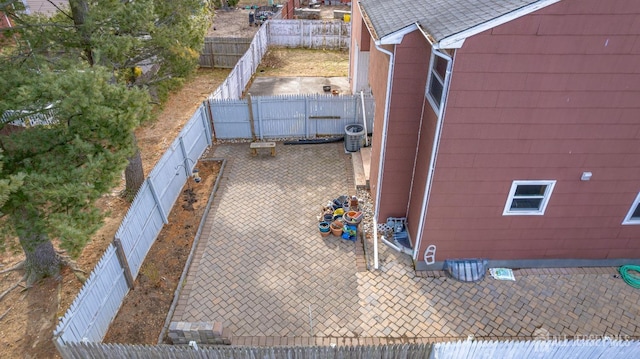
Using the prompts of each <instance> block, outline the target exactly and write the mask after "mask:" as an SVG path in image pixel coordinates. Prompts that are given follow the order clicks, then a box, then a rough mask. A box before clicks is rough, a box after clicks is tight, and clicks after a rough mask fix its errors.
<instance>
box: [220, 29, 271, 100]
mask: <svg viewBox="0 0 640 359" xmlns="http://www.w3.org/2000/svg"><path fill="white" fill-rule="evenodd" d="M270 21H271V20H269V21H267V23H266V24H265V25H262V26H261V27H260V30H258V32H257V33H256V35H255V36H254V37H253V41H251V45H249V49H248V50H247V52H245V54H244V56H242V57H241V58H240V60H238V62H237V63H236V65H235V66H234V68H233V70H231V73H229V76H227V78H226V79H225V80H224V82H223V83H222V84H221V85H220V86H218V88H217V89H216V90H215V91H214V92H213V93H212V94H211V96H209V98H213V99H238V98H241V97H242V92H243V91H244V88H245V87H246V86H247V84H248V83H249V81H251V77H252V76H253V74H254V73H255V72H256V69H257V68H258V65H260V62H261V61H262V57H263V56H264V54H265V53H266V52H267V48H268V47H269V42H268V37H267V24H268V23H269V22H270Z"/></svg>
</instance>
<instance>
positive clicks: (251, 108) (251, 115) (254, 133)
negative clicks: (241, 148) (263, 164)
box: [247, 93, 256, 141]
mask: <svg viewBox="0 0 640 359" xmlns="http://www.w3.org/2000/svg"><path fill="white" fill-rule="evenodd" d="M247 106H248V110H249V126H250V127H251V141H255V140H256V129H255V127H254V126H255V124H254V123H253V104H252V103H251V93H247Z"/></svg>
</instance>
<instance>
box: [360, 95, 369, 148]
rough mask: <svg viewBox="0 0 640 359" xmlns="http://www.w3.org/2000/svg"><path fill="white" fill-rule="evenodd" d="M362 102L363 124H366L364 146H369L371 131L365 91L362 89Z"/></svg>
mask: <svg viewBox="0 0 640 359" xmlns="http://www.w3.org/2000/svg"><path fill="white" fill-rule="evenodd" d="M360 101H361V102H362V124H363V125H364V147H369V131H367V108H366V107H364V91H362V90H360Z"/></svg>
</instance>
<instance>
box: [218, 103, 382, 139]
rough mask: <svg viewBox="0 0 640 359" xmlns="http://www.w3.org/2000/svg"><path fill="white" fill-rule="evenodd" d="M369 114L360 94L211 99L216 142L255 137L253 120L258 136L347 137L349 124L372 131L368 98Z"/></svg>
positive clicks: (366, 104)
mask: <svg viewBox="0 0 640 359" xmlns="http://www.w3.org/2000/svg"><path fill="white" fill-rule="evenodd" d="M364 102H365V111H364V114H363V109H362V100H361V97H360V96H359V95H348V96H342V95H341V96H333V95H318V94H308V95H281V96H259V97H258V96H254V97H252V101H251V109H252V111H251V113H250V112H249V101H248V100H247V99H242V100H215V99H209V100H208V103H209V106H210V107H211V114H212V118H213V127H214V136H215V138H216V139H233V138H251V117H250V116H253V126H254V131H255V134H256V136H257V137H259V138H260V139H264V138H283V137H284V138H290V137H302V138H315V137H317V136H321V135H343V134H344V130H345V129H344V127H345V126H346V125H348V124H363V117H364V118H366V122H367V126H366V128H367V132H368V133H371V132H372V127H373V113H374V101H373V96H371V95H370V94H368V95H364ZM363 115H364V116H363Z"/></svg>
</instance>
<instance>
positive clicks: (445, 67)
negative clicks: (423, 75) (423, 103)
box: [426, 51, 450, 113]
mask: <svg viewBox="0 0 640 359" xmlns="http://www.w3.org/2000/svg"><path fill="white" fill-rule="evenodd" d="M449 71H450V61H449V60H448V59H447V58H446V57H444V56H443V54H441V53H439V52H436V51H433V52H432V53H431V64H430V67H429V79H428V80H427V91H426V92H427V98H428V99H429V103H430V104H431V107H433V110H434V111H436V113H437V112H439V110H440V107H442V103H443V100H444V94H445V93H446V84H447V74H448V73H449Z"/></svg>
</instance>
